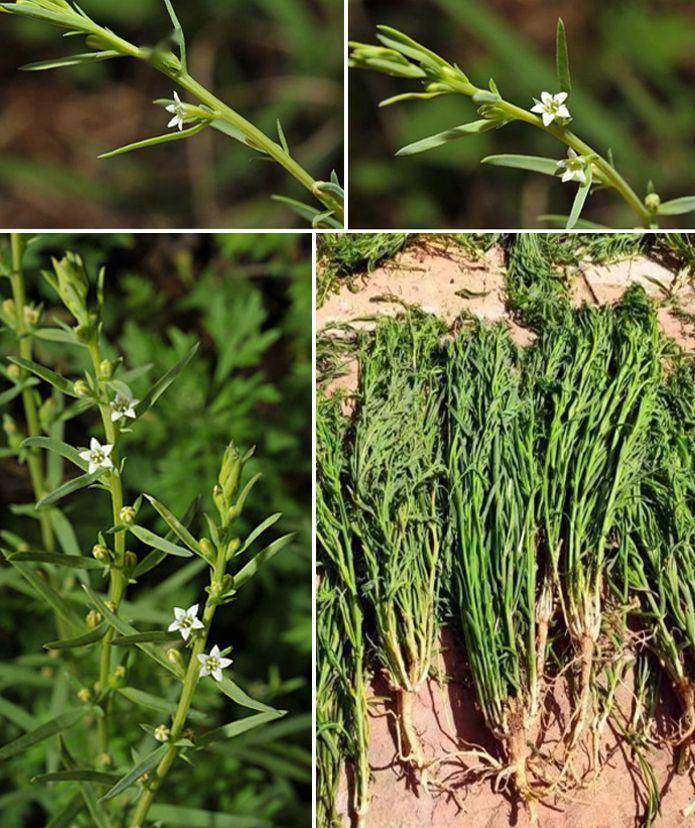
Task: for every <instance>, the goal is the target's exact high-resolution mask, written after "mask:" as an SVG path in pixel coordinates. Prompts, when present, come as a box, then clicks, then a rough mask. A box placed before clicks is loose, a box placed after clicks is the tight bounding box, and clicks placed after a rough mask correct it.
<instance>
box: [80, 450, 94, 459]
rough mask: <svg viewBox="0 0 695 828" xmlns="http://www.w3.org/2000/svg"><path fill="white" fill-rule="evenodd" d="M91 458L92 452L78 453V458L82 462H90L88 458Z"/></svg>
mask: <svg viewBox="0 0 695 828" xmlns="http://www.w3.org/2000/svg"><path fill="white" fill-rule="evenodd" d="M91 456H92V452H91V451H81V452H80V457H81V458H82V459H83V460H86V461H89V460H90V458H91Z"/></svg>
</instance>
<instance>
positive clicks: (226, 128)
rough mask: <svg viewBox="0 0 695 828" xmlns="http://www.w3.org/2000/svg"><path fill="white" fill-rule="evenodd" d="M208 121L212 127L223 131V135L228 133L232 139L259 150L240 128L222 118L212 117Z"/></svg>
mask: <svg viewBox="0 0 695 828" xmlns="http://www.w3.org/2000/svg"><path fill="white" fill-rule="evenodd" d="M209 123H210V126H211V127H212V128H213V129H216V130H217V131H218V132H222V133H224V135H228V136H229V137H230V138H234V140H235V141H239V143H240V144H244V145H245V146H247V147H251V149H255V150H258V151H261V150H260V148H259V147H256V146H255V145H254V144H252V143H251V142H250V141H249V140H248V138H247V137H246V136H245V135H244V133H243V132H242V131H241V130H240V129H237V128H236V127H235V126H232V125H231V124H230V123H229V122H228V121H225V120H223V119H222V118H213V119H212V120H211V121H210V122H209Z"/></svg>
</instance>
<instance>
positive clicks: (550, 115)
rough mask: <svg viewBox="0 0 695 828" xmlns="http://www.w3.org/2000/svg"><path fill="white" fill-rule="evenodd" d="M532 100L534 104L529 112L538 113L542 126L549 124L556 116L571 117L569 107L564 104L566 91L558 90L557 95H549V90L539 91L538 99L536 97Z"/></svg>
mask: <svg viewBox="0 0 695 828" xmlns="http://www.w3.org/2000/svg"><path fill="white" fill-rule="evenodd" d="M533 100H534V101H535V102H536V105H535V106H532V107H531V112H538V113H539V114H540V116H541V118H542V119H543V126H550V124H552V122H553V121H554V120H555V119H556V118H558V119H559V118H571V117H572V116H571V115H570V111H569V109H567V107H566V106H565V101H566V100H567V92H558V94H557V95H551V94H550V92H541V99H540V101H539V100H538V98H534V99H533Z"/></svg>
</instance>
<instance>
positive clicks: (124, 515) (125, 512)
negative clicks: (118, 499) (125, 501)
mask: <svg viewBox="0 0 695 828" xmlns="http://www.w3.org/2000/svg"><path fill="white" fill-rule="evenodd" d="M136 514H137V513H136V511H135V509H133V507H132V506H124V507H123V508H122V509H121V511H120V512H119V513H118V517H119V519H120V521H121V523H125V525H126V526H132V525H133V523H134V521H135V515H136Z"/></svg>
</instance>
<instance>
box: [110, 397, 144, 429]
mask: <svg viewBox="0 0 695 828" xmlns="http://www.w3.org/2000/svg"><path fill="white" fill-rule="evenodd" d="M139 402H140V400H136V399H133V395H132V394H121V393H118V394H116V398H115V399H114V400H113V402H112V403H111V422H114V423H115V422H117V421H118V420H120V419H122V418H123V417H130V418H131V419H132V420H134V419H135V417H136V416H137V415H136V414H135V406H136V405H137V404H138V403H139Z"/></svg>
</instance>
